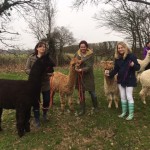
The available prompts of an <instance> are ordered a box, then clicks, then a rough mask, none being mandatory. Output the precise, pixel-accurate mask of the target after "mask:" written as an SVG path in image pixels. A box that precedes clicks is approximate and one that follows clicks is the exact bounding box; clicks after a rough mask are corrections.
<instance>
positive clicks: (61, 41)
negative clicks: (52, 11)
mask: <svg viewBox="0 0 150 150" xmlns="http://www.w3.org/2000/svg"><path fill="white" fill-rule="evenodd" d="M53 39H54V41H55V49H56V59H57V64H59V63H61V60H62V59H63V47H64V46H68V45H71V44H73V43H75V41H76V40H75V39H74V37H73V33H72V32H70V31H69V30H68V29H67V28H65V27H63V26H62V27H55V28H54V32H53Z"/></svg>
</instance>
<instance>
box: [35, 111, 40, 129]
mask: <svg viewBox="0 0 150 150" xmlns="http://www.w3.org/2000/svg"><path fill="white" fill-rule="evenodd" d="M34 118H35V126H36V127H37V128H39V127H40V111H39V110H34Z"/></svg>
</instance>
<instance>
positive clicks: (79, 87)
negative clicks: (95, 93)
mask: <svg viewBox="0 0 150 150" xmlns="http://www.w3.org/2000/svg"><path fill="white" fill-rule="evenodd" d="M78 90H79V98H80V102H82V101H83V99H84V94H83V71H81V72H78Z"/></svg>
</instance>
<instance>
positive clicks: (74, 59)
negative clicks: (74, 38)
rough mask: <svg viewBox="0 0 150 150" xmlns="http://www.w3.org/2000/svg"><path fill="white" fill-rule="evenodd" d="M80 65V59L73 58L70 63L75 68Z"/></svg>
mask: <svg viewBox="0 0 150 150" xmlns="http://www.w3.org/2000/svg"><path fill="white" fill-rule="evenodd" d="M77 64H78V59H77V58H72V59H71V61H70V66H71V67H73V68H75V66H76V65H77Z"/></svg>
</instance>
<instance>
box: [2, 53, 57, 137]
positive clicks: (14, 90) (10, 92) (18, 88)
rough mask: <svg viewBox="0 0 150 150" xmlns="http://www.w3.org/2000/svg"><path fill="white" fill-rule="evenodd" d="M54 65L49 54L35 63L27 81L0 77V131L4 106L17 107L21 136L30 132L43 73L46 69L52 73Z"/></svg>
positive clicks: (17, 124) (18, 126)
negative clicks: (32, 108) (31, 116)
mask: <svg viewBox="0 0 150 150" xmlns="http://www.w3.org/2000/svg"><path fill="white" fill-rule="evenodd" d="M53 67H54V63H53V62H52V61H51V59H50V58H49V55H48V54H47V55H45V56H43V57H41V58H39V59H38V60H37V61H36V62H35V63H34V65H33V67H32V69H31V72H30V75H29V78H28V80H27V81H25V80H5V79H0V131H1V130H2V127H1V116H2V112H3V108H4V109H16V122H17V123H16V126H17V131H18V135H19V136H20V137H22V136H23V135H24V133H25V132H30V122H29V120H30V115H31V107H32V106H33V105H34V102H35V101H37V100H39V97H40V90H41V77H42V74H43V73H44V72H45V71H47V72H48V73H52V72H53V71H54V70H53Z"/></svg>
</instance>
